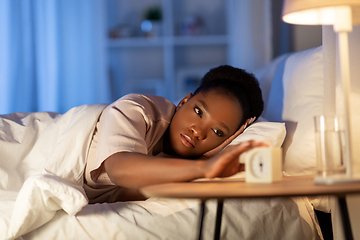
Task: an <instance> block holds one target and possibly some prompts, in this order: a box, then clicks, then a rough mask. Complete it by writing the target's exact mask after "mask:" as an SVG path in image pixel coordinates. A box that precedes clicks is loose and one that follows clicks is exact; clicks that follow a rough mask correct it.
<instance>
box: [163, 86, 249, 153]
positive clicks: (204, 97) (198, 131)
mask: <svg viewBox="0 0 360 240" xmlns="http://www.w3.org/2000/svg"><path fill="white" fill-rule="evenodd" d="M241 118H242V111H241V107H240V103H239V102H238V101H237V100H235V98H234V97H230V96H227V95H226V94H223V93H218V92H217V91H215V90H210V91H208V92H206V93H203V92H200V93H198V94H196V95H194V96H192V97H191V95H188V96H186V97H185V98H184V99H183V100H182V101H181V102H180V103H179V105H178V110H177V112H176V113H175V115H174V117H173V119H172V121H171V123H170V129H169V138H170V145H171V148H172V149H173V150H174V151H175V152H176V153H177V154H179V155H180V156H183V157H197V156H201V155H202V154H204V153H206V152H208V151H209V150H211V149H213V148H215V147H217V146H219V145H220V144H221V143H222V142H223V141H225V140H226V139H227V138H228V137H230V136H231V135H232V134H234V133H235V131H236V130H237V129H238V127H239V125H240V121H241Z"/></svg>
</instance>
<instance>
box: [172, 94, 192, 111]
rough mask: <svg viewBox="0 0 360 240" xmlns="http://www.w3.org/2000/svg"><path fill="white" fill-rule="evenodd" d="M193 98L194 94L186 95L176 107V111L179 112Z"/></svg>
mask: <svg viewBox="0 0 360 240" xmlns="http://www.w3.org/2000/svg"><path fill="white" fill-rule="evenodd" d="M192 96H193V94H192V93H189V94H188V95H186V96H185V97H184V98H183V99H182V100H181V101H180V102H179V104H178V105H177V106H176V110H179V109H180V108H181V107H182V105H184V104H185V103H186V102H187V101H189V100H190V98H191V97H192Z"/></svg>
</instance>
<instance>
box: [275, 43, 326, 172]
mask: <svg viewBox="0 0 360 240" xmlns="http://www.w3.org/2000/svg"><path fill="white" fill-rule="evenodd" d="M283 88H284V106H283V115H282V118H283V121H284V122H285V124H286V130H287V136H286V139H285V141H284V145H283V151H284V170H285V171H286V172H287V173H288V174H290V175H306V174H315V171H316V152H315V150H316V149H315V134H314V116H315V115H319V114H321V113H322V112H323V96H324V87H323V56H322V47H317V48H312V49H308V50H304V51H300V52H297V53H294V54H292V55H290V56H289V57H288V59H287V61H286V63H285V70H284V75H283Z"/></svg>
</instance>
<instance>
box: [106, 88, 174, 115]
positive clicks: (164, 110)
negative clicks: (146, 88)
mask: <svg viewBox="0 0 360 240" xmlns="http://www.w3.org/2000/svg"><path fill="white" fill-rule="evenodd" d="M108 107H109V108H116V109H120V110H121V111H123V110H126V109H129V110H137V111H141V112H143V114H145V115H160V116H172V115H173V114H174V112H175V105H174V104H173V103H172V102H170V101H169V100H168V99H166V98H164V97H160V96H156V95H144V94H137V93H131V94H127V95H125V96H123V97H121V98H119V99H118V100H116V101H115V102H113V103H112V104H110V105H109V106H108Z"/></svg>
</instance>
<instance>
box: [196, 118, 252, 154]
mask: <svg viewBox="0 0 360 240" xmlns="http://www.w3.org/2000/svg"><path fill="white" fill-rule="evenodd" d="M254 121H255V117H253V118H249V119H248V120H246V122H245V123H244V124H243V125H242V126H241V127H240V128H239V129H238V130H237V131H236V132H235V133H234V134H233V135H231V136H230V137H229V138H228V139H226V140H225V141H224V142H223V143H222V144H220V145H219V146H217V147H216V148H214V149H211V150H210V151H208V152H206V153H204V154H203V155H202V157H201V158H203V159H208V158H211V157H213V156H215V155H216V154H218V153H219V152H221V150H223V149H224V148H225V147H226V146H227V145H228V144H229V143H231V142H232V141H233V140H234V139H235V138H236V137H237V136H239V135H240V134H241V133H242V132H243V131H244V130H245V128H246V127H247V126H249V125H250V124H252V123H253V122H254Z"/></svg>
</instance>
